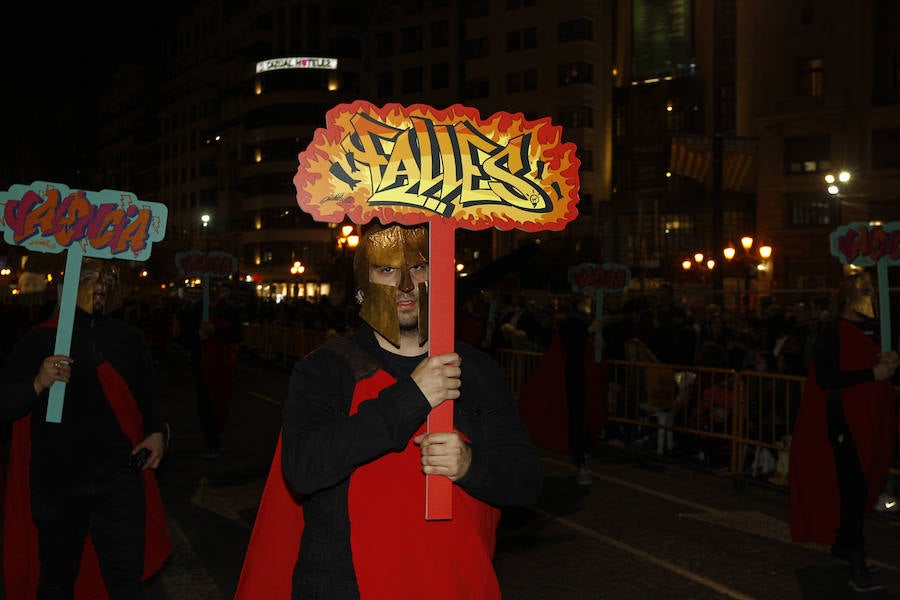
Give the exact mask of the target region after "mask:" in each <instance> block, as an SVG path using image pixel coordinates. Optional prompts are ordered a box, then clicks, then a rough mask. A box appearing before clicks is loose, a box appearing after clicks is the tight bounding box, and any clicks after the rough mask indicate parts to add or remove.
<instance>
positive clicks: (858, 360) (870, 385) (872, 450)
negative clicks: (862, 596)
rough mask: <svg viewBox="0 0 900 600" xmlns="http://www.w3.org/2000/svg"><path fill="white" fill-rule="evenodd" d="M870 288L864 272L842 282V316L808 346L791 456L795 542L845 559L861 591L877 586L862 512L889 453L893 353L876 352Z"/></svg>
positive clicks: (871, 501)
mask: <svg viewBox="0 0 900 600" xmlns="http://www.w3.org/2000/svg"><path fill="white" fill-rule="evenodd" d="M874 298H875V289H874V286H873V285H872V280H871V278H870V277H869V275H868V273H865V272H856V273H855V274H852V275H851V276H849V277H846V278H845V279H844V281H843V282H842V285H841V300H842V302H843V308H842V310H841V312H840V318H839V319H838V320H837V322H836V323H835V324H834V325H833V326H830V327H827V328H826V329H824V330H823V331H822V332H821V334H820V336H819V339H818V340H817V342H816V345H815V348H814V349H813V355H812V362H811V364H810V368H809V372H808V375H807V380H806V386H805V388H804V393H803V399H802V400H801V404H800V409H799V411H798V414H797V422H796V424H795V426H794V432H793V439H792V444H791V456H790V468H789V478H790V491H791V535H792V538H793V541H795V542H798V543H802V542H818V543H820V544H825V545H830V546H831V553H832V555H833V556H835V557H836V558H838V559H841V560H844V561H847V562H848V563H849V564H850V568H851V575H850V581H849V584H850V586H851V588H853V589H854V590H856V591H858V592H868V591H873V590H878V589H880V588H881V585H880V584H879V583H878V582H877V580H876V579H875V577H874V573H873V569H872V568H871V567H870V566H869V565H867V563H866V546H865V537H864V532H863V520H864V517H865V516H866V515H867V514H868V513H870V512H871V511H872V509H873V507H874V505H875V501H876V499H877V498H878V494H879V493H880V492H881V489H882V487H883V485H884V482H885V480H886V478H887V476H888V471H889V469H890V467H891V464H892V462H893V459H894V448H895V444H896V436H897V431H896V430H897V427H896V424H897V415H896V410H895V403H896V396H895V393H894V390H893V387H892V386H891V382H890V379H891V377H892V376H893V374H894V371H895V369H896V368H897V364H898V358H897V353H896V352H894V351H890V352H881V346H880V341H879V339H878V337H879V327H878V321H876V320H875V305H874Z"/></svg>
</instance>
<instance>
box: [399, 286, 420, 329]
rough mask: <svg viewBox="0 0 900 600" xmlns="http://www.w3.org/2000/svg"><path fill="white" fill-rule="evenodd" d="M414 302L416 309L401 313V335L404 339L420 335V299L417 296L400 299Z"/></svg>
mask: <svg viewBox="0 0 900 600" xmlns="http://www.w3.org/2000/svg"><path fill="white" fill-rule="evenodd" d="M406 299H408V300H414V301H415V302H416V309H415V310H413V311H409V312H405V313H400V315H399V318H398V322H399V327H400V335H401V336H403V337H406V336H413V335H416V336H417V335H418V333H419V299H418V296H417V295H413V294H404V295H402V296H399V297H398V300H406Z"/></svg>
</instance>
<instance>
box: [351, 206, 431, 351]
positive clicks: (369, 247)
mask: <svg viewBox="0 0 900 600" xmlns="http://www.w3.org/2000/svg"><path fill="white" fill-rule="evenodd" d="M423 262H426V263H427V262H428V230H427V228H426V227H425V226H416V227H405V226H402V225H391V226H390V227H383V226H379V225H377V224H376V225H375V226H374V227H372V228H370V229H369V230H368V231H366V233H365V234H363V236H362V239H361V240H360V244H359V249H358V250H357V251H356V255H355V256H354V257H353V273H354V277H355V280H356V300H357V302H359V303H360V309H359V317H360V318H361V319H362V320H363V321H365V322H366V323H368V324H369V325H371V326H372V329H374V330H375V331H377V332H378V333H380V334H381V335H382V336H383V337H384V338H385V339H386V340H387V341H389V342H390V343H391V344H393V345H394V346H396V347H398V348H399V347H400V319H399V315H398V312H397V292H398V290H399V291H401V292H407V293H408V292H412V291H413V290H414V289H416V288H415V286H414V284H413V282H412V279H411V277H410V272H409V271H410V269H411V268H412V267H414V266H415V265H419V264H422V263H423ZM372 265H381V266H390V267H395V268H397V269H399V271H400V283H399V285H398V286H397V287H394V286H392V285H382V284H377V283H372V282H371V281H369V269H370V267H371V266H372ZM417 292H418V302H417V306H418V308H419V314H418V330H419V345H420V346H421V345H423V344H424V343H425V341H426V340H427V339H428V286H427V285H426V284H425V283H420V284H418V290H417Z"/></svg>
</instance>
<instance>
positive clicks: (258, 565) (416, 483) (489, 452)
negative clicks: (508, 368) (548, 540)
mask: <svg viewBox="0 0 900 600" xmlns="http://www.w3.org/2000/svg"><path fill="white" fill-rule="evenodd" d="M354 272H355V278H356V287H357V293H356V297H357V300H358V301H359V302H360V304H361V306H360V319H361V320H362V322H361V323H360V326H359V329H358V330H357V331H356V332H355V333H354V334H353V335H352V336H350V337H340V336H338V337H335V338H332V340H330V341H328V342H326V343H325V344H324V345H323V346H322V347H320V348H319V349H318V350H316V351H314V352H313V353H311V354H310V355H309V356H307V357H306V358H304V359H303V360H301V361H300V362H298V363H297V364H296V365H295V367H294V371H293V374H292V376H291V381H290V387H289V391H288V399H287V402H286V404H285V408H284V424H283V431H282V436H281V440H280V443H279V446H278V448H277V449H276V455H275V460H274V461H273V466H272V470H271V472H270V475H269V479H268V481H267V484H266V489H265V491H264V492H263V498H262V501H261V503H260V508H259V512H258V514H257V518H256V521H255V524H254V531H253V534H252V536H251V540H250V545H249V547H248V550H247V554H246V557H245V561H244V567H243V571H242V575H241V581H240V583H239V584H238V589H237V595H236V598H238V599H251V598H272V599H280V598H295V599H300V598H329V599H332V600H344V599H358V598H395V599H400V600H402V599H407V598H410V599H411V598H419V597H421V596H422V595H423V594H424V593H426V592H425V590H426V589H427V590H428V591H427V595H428V596H429V597H430V598H433V599H435V598H436V599H459V600H462V599H470V598H479V599H481V600H493V599H499V598H500V589H499V583H498V581H497V577H496V574H495V572H494V569H493V565H492V558H493V553H494V547H495V544H496V527H497V523H498V519H499V515H500V511H499V507H501V506H507V505H528V504H532V503H534V502H535V501H536V500H537V497H538V494H539V492H540V488H541V482H542V477H543V475H542V467H541V463H540V458H539V455H538V452H537V449H536V448H535V446H534V445H533V444H532V442H531V440H530V439H529V437H528V433H527V431H526V429H525V426H524V424H523V422H522V420H521V419H520V417H519V414H518V411H517V408H516V405H515V403H514V401H513V399H512V397H511V394H510V391H509V389H508V387H507V384H506V381H505V378H504V376H503V374H502V371H501V370H500V369H499V367H498V366H497V365H496V363H495V362H494V361H493V359H491V358H490V357H489V356H488V355H487V354H485V353H483V352H481V351H479V350H476V349H475V348H472V347H471V346H468V345H465V344H461V343H457V344H456V349H455V351H454V352H449V353H446V354H440V355H436V356H428V351H429V342H428V327H427V325H428V321H427V316H426V313H425V311H426V309H427V306H428V299H427V289H428V281H429V268H428V231H427V229H426V228H425V227H423V226H418V227H405V226H401V225H391V226H387V227H383V226H379V225H377V224H376V225H375V226H373V227H372V228H370V229H369V230H368V231H367V232H366V233H365V234H364V236H363V239H362V240H361V242H360V245H359V248H358V250H357V253H356V256H355V259H354ZM445 400H454V401H455V402H454V430H453V431H451V432H436V433H426V431H425V423H426V418H427V417H428V414H429V412H430V411H431V410H432V409H433V408H435V407H436V406H438V405H440V404H441V403H442V402H444V401H445ZM425 475H433V476H438V477H447V478H448V479H450V481H452V482H453V485H452V504H453V516H452V518H451V519H449V520H439V521H435V520H433V521H427V520H425V517H424V509H425V502H426V497H425V496H426V494H425V491H426V486H425Z"/></svg>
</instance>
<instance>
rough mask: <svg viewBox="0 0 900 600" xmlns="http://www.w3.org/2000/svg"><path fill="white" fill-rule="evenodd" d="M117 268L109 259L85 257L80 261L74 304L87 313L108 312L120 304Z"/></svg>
mask: <svg viewBox="0 0 900 600" xmlns="http://www.w3.org/2000/svg"><path fill="white" fill-rule="evenodd" d="M118 283H119V269H118V267H117V266H116V265H115V264H113V263H112V261H109V260H99V259H94V258H85V259H84V260H83V261H82V263H81V277H80V279H79V282H78V294H77V297H76V300H75V304H76V306H78V308H80V309H81V310H83V311H84V312H86V313H88V314H109V313H110V312H111V311H113V310H115V309H117V308H118V307H119V304H120V298H119V296H118V292H119V286H118Z"/></svg>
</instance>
